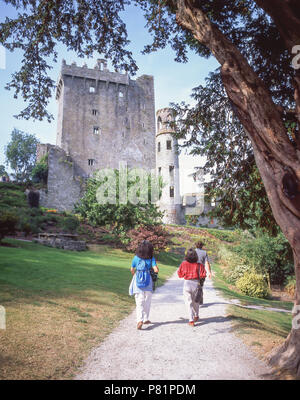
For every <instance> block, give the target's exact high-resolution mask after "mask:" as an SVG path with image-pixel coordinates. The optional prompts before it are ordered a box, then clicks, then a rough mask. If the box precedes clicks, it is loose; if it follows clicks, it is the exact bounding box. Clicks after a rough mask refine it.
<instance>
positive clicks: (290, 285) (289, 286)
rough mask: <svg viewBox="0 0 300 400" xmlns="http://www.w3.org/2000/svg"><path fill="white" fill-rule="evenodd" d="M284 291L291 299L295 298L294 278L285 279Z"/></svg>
mask: <svg viewBox="0 0 300 400" xmlns="http://www.w3.org/2000/svg"><path fill="white" fill-rule="evenodd" d="M284 290H285V291H287V292H288V294H289V295H290V296H292V297H295V293H296V278H295V276H289V277H288V278H287V279H286V282H285V286H284Z"/></svg>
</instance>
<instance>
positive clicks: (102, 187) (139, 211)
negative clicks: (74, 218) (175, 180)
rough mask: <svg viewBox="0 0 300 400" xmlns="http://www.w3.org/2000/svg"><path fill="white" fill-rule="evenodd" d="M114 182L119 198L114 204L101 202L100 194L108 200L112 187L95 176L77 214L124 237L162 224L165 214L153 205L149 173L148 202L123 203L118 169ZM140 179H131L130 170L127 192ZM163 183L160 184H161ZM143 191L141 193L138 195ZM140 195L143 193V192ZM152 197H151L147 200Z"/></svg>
mask: <svg viewBox="0 0 300 400" xmlns="http://www.w3.org/2000/svg"><path fill="white" fill-rule="evenodd" d="M113 174H114V175H113V179H115V181H116V193H115V194H116V196H113V201H108V200H107V202H104V201H103V202H102V203H101V202H100V203H99V201H97V194H98V195H99V193H101V195H103V197H104V198H107V199H108V197H107V195H108V188H107V185H108V184H107V179H106V178H103V179H102V178H100V177H99V176H98V177H97V175H95V177H94V178H90V179H89V180H88V182H87V186H86V192H85V194H84V196H83V197H82V199H81V200H80V202H79V203H78V204H77V205H76V206H75V212H76V213H78V214H80V215H81V217H82V218H84V219H86V220H87V221H88V223H89V224H91V225H92V226H111V227H112V228H113V230H114V233H117V234H119V235H121V236H122V237H124V235H126V232H127V231H128V230H130V229H133V228H135V227H136V226H138V225H147V226H148V225H155V224H159V223H160V222H161V217H162V213H161V212H160V211H159V209H158V207H157V206H156V205H155V204H153V203H151V201H150V199H151V184H152V179H151V175H150V174H149V175H148V177H147V179H148V185H145V187H143V190H144V192H143V194H144V196H146V198H147V200H149V201H148V202H146V203H144V202H137V204H133V203H131V202H129V201H128V202H123V201H121V202H120V192H119V190H120V188H119V183H120V182H119V171H118V170H114V172H113ZM138 182H139V181H138V177H136V178H135V179H134V178H131V177H130V175H129V171H128V179H127V190H128V192H129V190H133V188H135V187H136V185H137V183H138ZM159 182H160V181H159ZM138 192H139V193H138ZM136 193H137V194H141V193H140V191H139V190H137V191H136ZM147 196H148V197H147Z"/></svg>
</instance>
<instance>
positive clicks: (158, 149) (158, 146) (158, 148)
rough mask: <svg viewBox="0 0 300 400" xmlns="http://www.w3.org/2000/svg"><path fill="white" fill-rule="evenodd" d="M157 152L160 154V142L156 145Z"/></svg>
mask: <svg viewBox="0 0 300 400" xmlns="http://www.w3.org/2000/svg"><path fill="white" fill-rule="evenodd" d="M157 151H158V152H160V142H158V144H157Z"/></svg>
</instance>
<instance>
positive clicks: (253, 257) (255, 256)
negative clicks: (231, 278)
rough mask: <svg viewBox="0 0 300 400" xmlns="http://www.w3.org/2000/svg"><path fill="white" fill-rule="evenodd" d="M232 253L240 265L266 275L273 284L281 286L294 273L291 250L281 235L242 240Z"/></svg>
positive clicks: (262, 235) (263, 235) (259, 236)
mask: <svg viewBox="0 0 300 400" xmlns="http://www.w3.org/2000/svg"><path fill="white" fill-rule="evenodd" d="M232 251H233V252H234V253H235V254H236V255H237V256H238V257H239V258H240V260H241V261H240V263H242V264H247V265H249V266H251V267H252V268H253V269H255V270H256V271H257V272H258V273H262V274H268V275H269V277H270V281H271V283H273V284H279V285H280V284H283V283H284V281H285V279H286V278H287V277H288V276H289V275H291V274H293V272H294V266H293V256H292V250H291V247H290V245H289V243H288V241H287V240H286V238H285V237H284V235H283V234H282V233H281V234H279V235H277V236H276V237H270V236H268V235H266V234H259V235H258V236H257V237H256V238H254V239H252V240H243V241H242V242H241V243H240V244H239V245H238V246H235V247H233V248H232Z"/></svg>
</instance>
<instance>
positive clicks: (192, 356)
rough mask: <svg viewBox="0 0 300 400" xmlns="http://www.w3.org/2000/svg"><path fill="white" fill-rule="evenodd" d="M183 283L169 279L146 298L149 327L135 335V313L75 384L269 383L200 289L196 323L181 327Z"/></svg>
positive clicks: (212, 293)
mask: <svg viewBox="0 0 300 400" xmlns="http://www.w3.org/2000/svg"><path fill="white" fill-rule="evenodd" d="M182 286H183V281H182V280H179V279H178V278H177V275H176V274H174V275H173V276H172V277H171V278H170V279H169V280H168V281H167V282H166V284H165V285H164V286H163V287H160V288H159V289H157V290H156V291H155V293H154V295H153V298H152V306H151V314H150V318H151V321H152V325H144V326H143V329H142V330H141V331H138V330H137V329H136V320H135V311H134V312H133V313H132V314H130V315H129V316H128V317H127V318H125V319H124V320H122V321H121V322H120V325H119V326H118V327H117V328H116V329H115V330H114V331H113V332H112V333H111V334H110V335H109V336H108V337H107V338H106V339H105V340H104V342H103V343H102V344H101V345H100V346H99V347H97V348H95V349H94V350H93V351H92V353H91V354H90V356H89V357H88V359H87V360H86V364H85V366H84V367H83V368H82V370H81V372H80V374H79V375H78V376H77V377H76V378H75V379H101V380H104V379H105V380H136V379H139V380H146V379H148V380H191V379H192V380H199V379H235V380H242V379H247V380H254V379H255V380H257V379H271V377H270V376H269V374H270V373H271V370H270V368H269V367H268V366H267V365H266V364H265V363H263V362H262V361H260V360H258V359H257V358H256V357H255V356H254V354H253V353H252V352H251V351H250V350H249V348H247V347H246V346H245V345H244V344H243V343H242V342H241V340H239V339H238V338H237V337H236V336H235V335H234V334H233V333H232V332H231V325H230V321H229V320H228V318H226V312H225V308H226V302H225V301H224V299H222V297H221V296H220V295H219V294H217V292H216V290H215V289H214V288H213V286H212V283H211V281H209V280H206V282H205V286H204V302H205V304H204V305H203V306H202V308H201V310H200V321H199V322H198V323H197V324H196V325H195V327H194V328H193V327H190V326H188V324H187V313H186V310H185V306H184V303H183V296H182Z"/></svg>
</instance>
